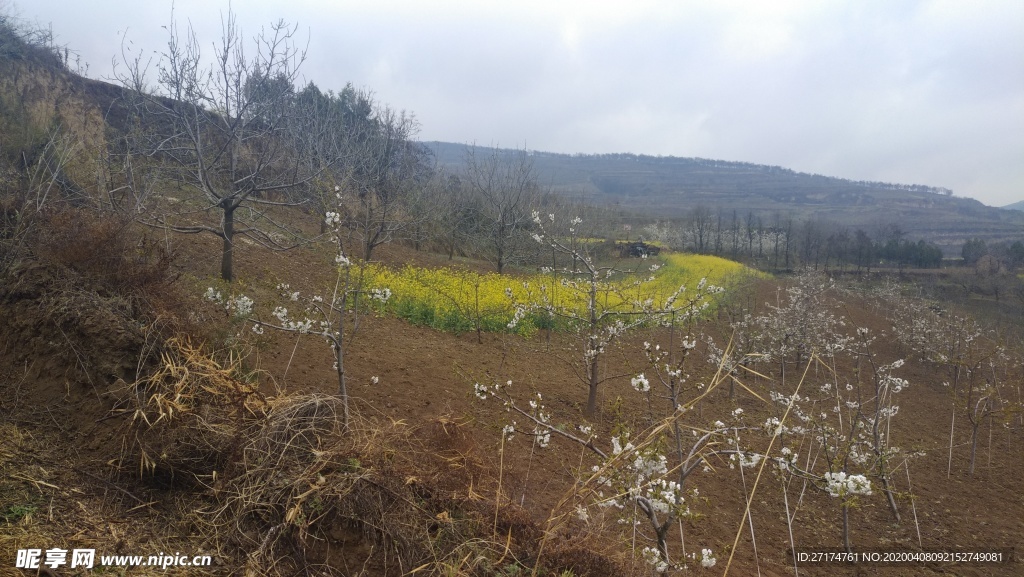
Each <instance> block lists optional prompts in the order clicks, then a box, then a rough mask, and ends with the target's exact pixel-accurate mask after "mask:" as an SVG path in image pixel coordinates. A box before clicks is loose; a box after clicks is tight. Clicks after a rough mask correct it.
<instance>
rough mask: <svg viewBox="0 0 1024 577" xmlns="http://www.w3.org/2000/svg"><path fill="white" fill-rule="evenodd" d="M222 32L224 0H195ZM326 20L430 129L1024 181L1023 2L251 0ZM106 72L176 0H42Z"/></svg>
mask: <svg viewBox="0 0 1024 577" xmlns="http://www.w3.org/2000/svg"><path fill="white" fill-rule="evenodd" d="M175 6H176V15H177V17H178V19H179V22H185V21H186V20H187V21H191V23H192V24H193V26H195V27H196V28H197V31H198V32H199V33H200V35H201V36H202V38H203V39H204V42H205V45H209V44H210V43H211V42H213V41H214V40H215V39H216V35H217V33H218V32H219V28H220V13H221V11H222V10H224V9H226V3H225V4H223V5H218V3H215V2H209V1H198V0H185V1H182V0H179V1H178V2H176V4H175ZM235 9H236V10H237V11H238V13H239V16H240V20H241V23H242V25H243V27H244V29H245V31H246V32H247V33H248V34H252V33H255V32H256V31H257V30H258V29H259V27H260V26H263V25H266V24H268V23H270V22H272V21H275V20H277V19H278V18H284V19H285V20H288V21H291V22H296V23H298V24H299V25H300V29H301V30H302V31H303V33H305V32H306V31H308V32H309V38H310V40H309V60H308V61H307V63H306V65H305V67H304V73H305V75H306V77H307V78H309V79H311V80H313V81H315V82H316V83H317V84H318V85H319V86H321V87H322V88H332V89H335V90H338V89H340V88H342V87H343V86H344V84H345V83H346V82H349V81H351V82H352V83H353V84H355V85H357V86H362V87H368V88H371V89H373V90H374V91H375V92H376V93H377V95H378V97H379V99H380V100H381V101H383V102H387V103H390V104H391V105H393V106H394V107H396V108H404V109H408V110H411V111H413V112H415V113H416V115H417V117H418V118H419V119H420V121H421V123H422V132H421V134H420V136H421V138H423V139H436V140H449V141H455V142H472V141H475V142H477V143H480V144H492V143H494V144H501V145H503V146H523V145H525V146H527V147H529V148H533V149H539V150H552V151H557V152H637V153H648V154H664V155H669V154H672V155H677V156H701V157H707V158H722V159H727V160H742V161H749V162H759V163H766V164H777V165H782V166H786V167H789V168H793V169H795V170H801V171H807V172H817V173H822V174H829V175H835V176H842V177H847V178H854V179H865V180H883V181H893V182H906V183H921V184H930V185H935V186H947V187H950V188H953V189H954V190H955V191H956V193H957V194H959V195H962V196H972V197H975V198H978V199H980V200H982V201H983V202H986V203H988V204H994V205H1002V204H1008V203H1010V202H1014V201H1017V200H1020V199H1021V198H1024V162H1021V159H1024V66H1022V63H1024V3H1021V2H1018V1H1016V0H1006V1H994V0H993V1H980V2H970V3H967V2H960V1H957V0H944V1H920V2H849V3H845V4H841V3H822V2H815V1H798V0H794V1H785V2H771V3H752V2H742V1H734V2H730V1H715V2H712V1H707V2H675V1H666V2H658V1H652V2H635V3H628V4H627V3H622V2H593V1H592V2H583V1H575V2H557V3H554V2H543V1H528V0H523V1H520V2H515V3H496V2H487V3H485V2H454V1H449V2H373V3H368V2H326V1H324V2H313V1H308V0H295V1H292V2H287V3H284V2H271V1H252V0H250V1H247V2H244V3H241V2H236V4H235ZM21 13H22V15H23V16H24V17H27V18H29V19H34V20H37V21H39V22H43V23H52V26H53V30H54V32H55V33H56V34H57V35H58V40H59V41H60V42H62V43H67V44H68V45H70V47H71V48H72V49H75V50H77V51H79V52H80V53H81V55H82V57H83V58H84V59H85V60H86V61H88V63H89V65H90V75H92V76H104V75H109V74H110V61H111V58H113V57H114V56H115V55H116V54H117V53H118V52H119V50H120V45H121V44H120V43H121V34H123V33H124V31H125V30H126V29H127V31H128V32H127V38H129V39H130V40H131V41H132V45H131V46H132V48H133V49H135V50H143V49H144V50H148V51H150V53H152V51H153V50H156V51H159V50H160V49H161V48H162V45H163V42H164V39H165V36H164V34H165V32H164V30H162V29H161V26H162V25H165V24H167V23H168V22H169V21H170V2H131V3H129V2H119V1H109V2H102V3H92V4H86V3H71V2H66V1H60V0H35V2H33V3H32V5H31V7H30V6H29V5H28V4H27V3H26V4H24V5H22V6H21Z"/></svg>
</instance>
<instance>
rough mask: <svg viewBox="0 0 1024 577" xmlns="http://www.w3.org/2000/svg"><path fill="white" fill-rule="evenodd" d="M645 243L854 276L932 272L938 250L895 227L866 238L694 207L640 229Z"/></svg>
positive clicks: (811, 224)
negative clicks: (888, 270)
mask: <svg viewBox="0 0 1024 577" xmlns="http://www.w3.org/2000/svg"><path fill="white" fill-rule="evenodd" d="M644 234H645V236H647V237H648V238H651V239H654V240H658V241H661V242H664V243H666V244H668V245H670V246H672V247H674V248H678V249H682V250H689V251H692V252H696V253H700V254H714V255H718V256H724V257H729V258H732V259H735V260H747V261H749V262H752V263H755V264H757V265H759V266H761V267H764V268H774V269H792V268H795V267H796V266H797V265H803V266H808V267H812V268H814V269H815V270H826V271H827V270H829V269H830V268H835V267H844V266H853V267H856V268H857V269H858V270H860V269H868V270H869V269H871V268H872V267H877V266H879V265H882V266H891V267H897V268H900V269H902V268H904V267H918V268H936V267H939V266H941V264H942V250H941V249H940V248H939V247H937V246H936V245H935V244H933V243H929V242H925V241H924V240H918V241H916V242H915V241H912V240H909V239H907V238H906V235H905V233H904V232H903V231H902V230H900V228H899V227H898V226H888V227H880V228H879V230H878V231H876V232H875V233H873V234H869V233H868V232H865V231H864V230H863V229H860V228H856V229H853V228H850V227H847V226H844V225H841V224H839V223H835V222H830V221H827V220H822V219H805V220H797V219H795V218H793V217H792V216H789V215H783V214H782V213H775V214H774V215H773V216H771V217H767V218H766V217H765V216H764V215H761V214H758V213H755V212H753V211H748V212H747V213H746V214H742V213H740V212H739V211H737V210H732V211H725V210H721V209H719V210H717V211H716V210H712V209H711V208H708V207H706V206H697V207H694V208H693V209H692V210H691V211H690V213H689V215H688V216H687V218H685V219H683V220H681V221H676V222H662V223H656V224H653V225H650V226H647V227H645V228H644Z"/></svg>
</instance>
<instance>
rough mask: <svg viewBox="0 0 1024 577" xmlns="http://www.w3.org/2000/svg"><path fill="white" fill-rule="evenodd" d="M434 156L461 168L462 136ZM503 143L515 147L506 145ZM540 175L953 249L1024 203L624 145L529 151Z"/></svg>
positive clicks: (588, 187)
mask: <svg viewBox="0 0 1024 577" xmlns="http://www.w3.org/2000/svg"><path fill="white" fill-rule="evenodd" d="M422 144H423V145H425V146H427V147H428V148H429V149H431V150H432V151H433V152H434V155H435V158H436V159H437V162H438V164H439V165H441V166H444V167H447V168H450V169H453V170H455V169H457V168H458V167H459V166H460V165H461V163H462V159H463V157H464V155H465V151H466V150H467V148H468V145H465V144H456V143H448V142H438V141H431V142H423V143H422ZM503 150H506V151H507V152H508V153H511V152H513V151H511V150H508V149H503ZM529 154H530V155H531V157H532V159H533V163H534V168H535V170H536V173H537V178H538V181H539V182H540V184H542V185H544V186H547V187H549V188H550V189H551V190H552V191H554V192H556V193H560V194H563V195H568V196H576V197H580V198H583V199H584V200H587V201H589V202H593V203H595V204H600V205H605V206H615V207H620V208H622V209H626V210H629V211H632V212H636V213H639V214H642V215H646V216H649V217H654V218H655V219H682V218H686V217H687V215H688V214H689V213H690V212H691V211H692V210H693V209H694V208H696V207H704V208H708V209H712V210H719V211H722V212H723V213H728V214H730V215H731V214H732V213H733V212H736V213H738V214H739V215H740V216H741V217H742V216H745V215H747V214H748V213H754V214H757V215H758V216H761V217H769V218H771V217H779V218H785V217H788V216H792V217H795V218H797V219H816V220H822V221H826V222H829V223H832V224H834V225H838V226H847V227H853V228H863V229H870V230H875V229H880V228H885V227H889V228H891V227H893V226H897V227H899V228H900V230H901V231H902V232H903V233H905V234H907V235H908V236H910V237H912V238H915V239H924V240H927V241H930V242H934V243H936V244H937V245H939V246H940V247H942V248H943V250H944V252H945V253H946V254H947V255H956V254H959V251H960V248H961V246H962V244H963V243H964V242H965V241H966V240H968V239H970V238H981V239H983V240H985V241H986V242H1012V241H1014V240H1019V239H1021V238H1024V212H1022V213H1019V214H1018V212H1016V211H1006V210H1002V209H1000V208H996V207H990V206H986V205H985V204H983V203H981V202H980V201H978V200H976V199H972V198H962V197H957V196H955V195H954V194H953V191H951V190H950V189H948V188H943V187H935V186H927V185H921V184H899V183H883V182H874V181H854V180H849V179H843V178H838V177H830V176H824V175H820V174H809V173H801V172H797V171H794V170H791V169H788V168H783V167H779V166H769V165H759V164H754V163H748V162H737V161H724V160H714V159H704V158H683V157H657V156H647V155H637V154H630V153H618V154H594V155H585V154H575V155H572V154H562V153H551V152H543V151H529Z"/></svg>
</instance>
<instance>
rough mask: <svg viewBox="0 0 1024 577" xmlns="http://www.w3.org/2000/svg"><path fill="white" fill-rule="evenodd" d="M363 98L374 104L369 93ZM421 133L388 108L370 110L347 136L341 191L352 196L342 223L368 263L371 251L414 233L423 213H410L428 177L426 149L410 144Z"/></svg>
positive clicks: (409, 118)
mask: <svg viewBox="0 0 1024 577" xmlns="http://www.w3.org/2000/svg"><path fill="white" fill-rule="evenodd" d="M365 99H367V100H369V101H371V102H372V98H371V97H370V96H369V95H368V94H367V95H365ZM417 132H419V123H418V122H417V121H416V118H415V116H413V115H412V114H409V113H407V112H405V111H401V112H398V111H396V110H394V109H392V108H391V107H388V106H374V112H373V116H372V118H370V119H369V121H368V122H366V123H364V124H362V125H361V126H359V127H358V128H357V132H356V133H355V134H354V135H350V137H349V139H348V140H349V151H348V157H349V163H350V164H349V166H348V168H347V170H346V171H345V175H344V182H345V186H344V187H345V188H346V189H349V190H351V191H352V192H354V195H353V198H352V200H353V203H352V204H351V207H350V210H349V212H348V214H347V215H346V216H345V225H346V227H347V228H348V229H349V230H350V232H353V233H355V234H356V235H357V236H358V238H359V242H360V244H361V245H362V253H363V254H362V257H363V259H364V260H370V257H371V256H372V255H373V249H374V248H376V247H377V246H380V245H381V244H384V243H387V242H390V241H391V240H393V239H394V238H395V237H397V236H399V235H406V234H409V233H411V231H414V230H415V229H416V226H415V225H416V224H417V223H418V222H420V221H421V220H422V219H423V218H425V215H423V214H418V213H416V212H415V211H413V210H410V209H411V208H412V205H413V204H415V200H416V199H415V196H416V195H417V194H418V193H420V192H422V189H423V188H424V187H425V186H426V185H427V181H428V180H429V178H430V174H431V167H430V162H429V156H430V153H429V151H428V150H427V149H426V148H425V147H423V146H422V145H420V144H417V143H415V142H413V140H412V139H413V138H414V137H415V136H416V133H417Z"/></svg>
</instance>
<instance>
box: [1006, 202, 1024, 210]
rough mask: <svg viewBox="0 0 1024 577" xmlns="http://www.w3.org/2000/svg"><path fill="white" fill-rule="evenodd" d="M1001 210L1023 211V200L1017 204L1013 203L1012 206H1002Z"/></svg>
mask: <svg viewBox="0 0 1024 577" xmlns="http://www.w3.org/2000/svg"><path fill="white" fill-rule="evenodd" d="M1003 208H1004V209H1009V210H1024V200H1021V201H1019V202H1015V203H1013V204H1008V205H1006V206H1004V207H1003Z"/></svg>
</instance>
